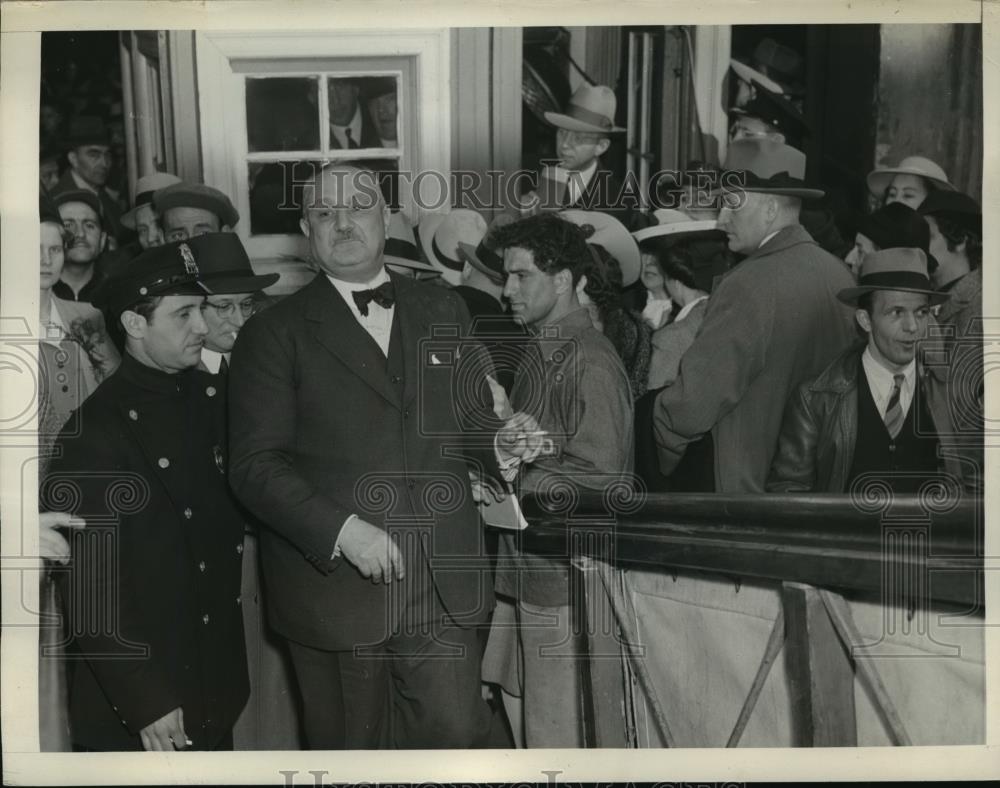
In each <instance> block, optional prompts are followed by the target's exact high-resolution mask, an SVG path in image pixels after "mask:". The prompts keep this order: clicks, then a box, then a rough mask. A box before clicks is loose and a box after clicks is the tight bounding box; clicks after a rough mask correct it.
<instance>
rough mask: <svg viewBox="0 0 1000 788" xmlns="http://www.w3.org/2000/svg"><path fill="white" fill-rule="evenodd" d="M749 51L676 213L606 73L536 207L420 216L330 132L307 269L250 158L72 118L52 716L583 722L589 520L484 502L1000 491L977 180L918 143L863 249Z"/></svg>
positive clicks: (48, 508)
mask: <svg viewBox="0 0 1000 788" xmlns="http://www.w3.org/2000/svg"><path fill="white" fill-rule="evenodd" d="M737 76H738V77H739V78H740V80H741V87H742V89H741V91H740V96H741V98H742V102H741V105H740V106H738V107H735V108H734V110H733V114H732V117H733V127H732V138H731V140H730V143H729V145H728V153H727V157H726V160H725V161H724V162H722V164H721V166H720V168H719V170H720V171H722V172H725V173H732V174H736V175H737V176H738V183H739V186H738V187H732V186H729V187H726V188H722V187H719V186H718V184H719V181H718V180H717V181H716V187H715V188H711V189H708V190H706V189H705V188H703V185H702V184H703V180H702V178H701V177H700V176H701V175H704V174H705V172H704V171H698V172H691V173H688V174H687V175H686V176H685V177H683V178H681V179H680V180H679V181H678V182H677V183H676V184H675V190H676V196H677V198H678V199H677V201H676V206H675V207H674V208H669V209H659V210H657V211H655V212H651V213H643V212H641V211H638V210H635V209H634V207H624V206H622V205H620V204H619V203H618V202H616V200H615V196H616V191H615V189H614V188H613V186H611V185H609V184H611V183H612V181H610V180H609V179H606V178H601V177H598V173H599V172H600V171H601V169H602V164H601V154H602V153H603V152H604V151H605V150H606V149H607V147H608V144H609V141H610V139H611V137H612V136H613V135H616V134H620V133H622V132H623V129H621V128H620V127H617V126H615V123H614V121H615V114H616V106H615V97H614V93H613V91H612V90H611V89H610V88H608V87H605V86H591V85H585V86H584V87H582V88H580V89H579V90H578V91H577V92H576V93H575V94H574V95H573V96H572V98H571V99H570V101H569V104H568V106H567V107H566V109H565V111H564V112H563V113H549V114H548V115H547V116H546V117H547V120H548V122H549V123H551V125H552V126H553V131H554V134H555V138H556V149H557V153H558V156H559V157H560V162H559V164H558V166H555V167H552V168H549V169H547V170H546V171H545V172H543V173H542V174H541V175H540V177H539V179H538V181H537V183H536V185H535V189H534V192H535V193H534V196H535V197H536V198H537V199H536V200H534V202H533V203H532V204H534V205H535V208H533V209H528V210H526V211H521V212H515V213H511V212H503V211H499V212H497V214H496V215H495V216H493V217H490V219H489V221H488V220H487V217H484V216H482V215H480V214H479V213H477V212H476V211H472V210H470V209H467V208H461V207H456V208H455V209H454V210H452V211H451V212H449V213H447V214H433V215H431V216H428V217H427V218H426V219H425V220H424V221H422V222H421V223H420V224H419V225H418V226H417V227H414V226H412V225H411V224H410V222H409V221H408V220H407V218H406V217H405V216H404V215H403V214H402V213H400V212H398V211H396V212H393V211H392V210H391V206H389V205H387V204H386V202H385V201H384V200H383V199H382V197H381V193H380V192H379V190H378V189H377V188H374V187H376V185H377V175H376V174H374V173H372V172H371V171H370V170H368V169H365V168H364V167H363V166H357V165H355V164H351V163H350V162H334V163H331V164H326V165H324V166H322V167H320V168H318V169H317V170H316V171H315V173H314V174H313V176H312V177H311V178H310V179H308V180H307V182H306V183H305V187H304V189H303V192H302V200H301V206H300V214H299V217H298V218H299V225H300V227H301V231H302V233H303V234H304V236H305V239H306V242H307V245H308V248H309V252H310V259H311V260H312V262H313V263H314V265H315V267H316V271H317V273H316V276H315V278H314V279H313V280H312V281H311V282H310V283H309V284H308V285H306V286H305V287H303V288H302V289H301V290H299V291H297V292H295V293H293V294H291V295H288V296H286V297H284V298H280V299H278V298H274V297H269V296H266V295H265V294H264V291H265V290H266V289H267V288H270V287H271V286H272V285H274V283H275V281H276V280H277V279H278V275H277V274H268V275H257V274H255V273H254V270H253V266H252V264H251V261H250V259H249V257H248V256H247V253H246V250H245V249H244V247H243V244H242V243H241V241H240V238H239V236H238V235H237V234H236V232H234V229H235V228H237V227H239V223H240V221H241V217H240V215H239V212H238V211H237V210H236V208H235V207H234V205H233V201H232V200H231V199H230V196H229V195H226V194H224V193H222V192H221V191H219V190H218V189H216V188H214V187H212V186H210V185H207V184H202V183H189V182H184V181H182V180H181V179H180V178H177V177H175V176H173V175H171V174H167V173H148V174H145V175H143V177H141V178H140V179H139V181H138V184H137V188H136V195H135V199H134V201H133V203H132V204H131V206H124V205H121V203H120V202H118V200H117V199H115V198H114V196H113V195H109V193H108V192H107V190H106V185H105V177H106V173H107V171H108V169H109V163H110V142H109V140H108V137H107V134H106V130H105V129H104V128H103V126H102V124H101V122H100V121H99V120H96V119H93V118H79V119H76V120H75V121H74V122H73V123H71V124H70V127H71V130H72V131H71V134H70V136H69V139H68V142H67V148H68V150H67V159H66V160H67V161H68V164H69V169H68V170H67V171H66V172H65V173H64V174H63V175H62V176H61V177H60V178H58V183H56V184H54V185H53V186H52V188H44V189H43V193H42V199H41V201H40V221H41V245H40V250H41V253H40V259H41V263H40V264H41V285H40V286H41V294H42V298H41V314H40V331H41V334H40V340H41V342H40V346H41V348H42V352H41V354H40V363H41V364H42V367H43V369H42V375H41V377H42V379H43V381H45V387H44V391H43V396H42V403H41V404H42V411H41V412H42V414H43V418H42V419H41V420H40V424H41V427H40V432H41V434H42V438H43V441H46V442H47V445H51V446H52V451H51V452H49V453H48V455H47V460H46V463H45V468H44V472H43V477H42V478H43V482H42V487H41V491H40V509H41V511H42V527H43V532H44V533H43V540H42V544H43V546H44V548H45V549H46V551H47V553H48V558H49V559H50V560H51V562H52V566H53V567H54V568H56V569H58V565H59V564H64V563H66V561H67V560H69V559H71V560H70V561H69V569H68V570H66V571H55V572H53V575H57V576H58V577H59V578H60V579H61V581H60V584H59V590H60V592H61V594H62V596H63V598H64V601H65V603H66V609H67V610H70V611H72V614H71V615H67V616H66V618H65V622H64V623H65V627H66V633H67V648H68V649H70V650H72V651H73V652H74V657H75V658H74V659H72V660H69V661H68V663H67V664H68V665H69V667H70V671H69V672H70V675H69V676H68V677H67V676H65V675H63V676H60V675H59V672H58V671H55V670H50V671H48V673H46V672H45V671H43V693H45V691H46V687H48V689H49V690H50V692H51V694H50V696H49V701H50V702H46V697H45V695H44V694H43V699H42V703H43V707H42V720H43V726H47V727H46V728H45V730H47V731H48V732H49V735H48V738H47V737H46V735H45V734H44V732H43V749H68V748H70V747H72V748H74V749H77V750H91V751H108V750H139V749H145V750H173V749H179V750H183V749H192V748H193V749H197V750H221V749H232V748H233V747H236V748H242V749H293V748H295V747H299V746H306V747H310V748H319V749H343V748H348V749H363V748H403V749H407V748H429V747H433V748H467V747H504V746H510V745H512V744H513V745H516V746H518V747H580V746H583V745H584V722H583V709H582V704H581V689H580V684H579V681H580V676H579V670H578V666H579V661H580V660H581V659H582V658H583V657H582V655H581V651H580V646H579V643H578V639H577V637H576V636H575V629H574V617H573V603H574V600H573V598H572V597H573V588H574V586H573V583H572V582H571V568H570V562H569V557H568V556H567V555H564V554H553V553H551V552H543V551H542V550H540V549H539V548H538V547H537V546H536V545H534V544H533V543H532V541H531V539H530V531H531V529H530V525H529V526H528V528H527V529H522V530H519V529H518V528H517V525H518V524H519V521H518V519H517V517H516V516H512V517H511V519H510V521H509V524H510V527H508V528H493V527H491V528H484V526H483V519H484V518H486V519H490V517H491V516H495V515H496V513H497V512H498V511H508V512H509V510H510V508H512V507H510V504H511V503H512V501H513V499H515V498H522V499H523V498H524V497H526V496H530V495H542V496H544V495H545V494H546V492H547V491H549V492H551V491H553V490H556V489H558V488H559V485H571V486H573V487H575V488H580V489H590V490H602V489H606V488H607V486H608V485H611V484H619V483H621V482H622V481H625V482H626V483H628V484H631V485H635V486H636V487H639V488H641V489H646V490H653V491H662V492H677V493H680V492H719V493H761V494H764V493H769V492H770V493H778V492H822V493H843V494H849V493H852V492H853V493H857V491H858V490H859V489H861V488H862V487H863V486H864V485H865V484H866V483H869V482H872V481H876V482H878V483H880V484H883V485H886V486H887V487H888V488H889V489H891V490H893V491H894V492H897V493H909V492H917V491H919V490H921V489H923V488H925V487H926V485H928V484H935V483H936V484H943V485H945V486H946V487H947V488H948V489H954V490H961V491H962V492H963V493H965V492H971V493H976V492H978V491H980V490H981V485H982V418H983V411H982V408H983V370H982V337H981V313H982V312H981V310H982V306H981V299H982V294H981V290H982V278H981V267H982V244H981V238H982V227H981V223H982V219H981V211H980V207H979V204H978V202H977V201H976V200H975V199H974V198H973V197H971V196H968V195H965V194H962V193H961V192H960V191H958V190H957V189H956V188H955V186H954V185H953V184H951V183H950V182H949V179H948V176H947V174H946V173H945V172H944V171H942V169H941V168H940V167H939V166H938V165H936V164H935V163H934V162H933V161H932V160H930V159H928V158H926V157H924V156H921V155H914V156H909V157H907V158H905V159H903V161H901V162H900V163H899V164H898V165H895V166H890V167H882V168H879V169H877V170H875V171H874V172H872V173H871V175H870V176H869V177H868V185H869V187H870V188H871V190H872V193H873V195H875V196H876V197H877V198H878V199H879V200H880V202H881V207H879V208H878V210H876V211H874V212H873V213H871V214H870V215H868V216H866V217H865V219H864V221H863V222H862V224H861V226H860V227H859V229H858V232H857V235H856V237H855V239H854V244H853V246H852V247H851V248H850V249H849V250H843V251H844V253H845V256H844V257H838V256H835V255H834V254H833V253H831V251H830V250H829V249H828V248H825V247H824V244H823V242H822V241H821V240H820V239H819V238H815V237H814V236H813V235H812V234H811V233H810V229H809V227H810V226H812V227H820V228H822V227H823V226H826V224H825V222H824V220H823V218H822V216H821V214H822V212H816V211H813V212H812V213H811V214H810V205H811V204H815V201H817V200H818V199H819V198H821V197H822V196H823V190H822V188H819V187H818V186H817V185H815V184H811V183H807V182H806V181H805V170H806V167H805V165H806V160H805V155H804V154H803V153H802V152H801V151H800V150H799V149H798V148H797V147H793V145H792V144H790V143H793V142H799V141H800V140H801V136H802V134H803V133H805V128H804V123H803V121H802V118H801V114H800V113H799V111H798V109H797V108H796V107H795V105H794V103H793V102H791V101H789V100H787V99H786V98H785V97H784V96H783V95H782V94H781V93H780V92H779V91H776V90H774V89H772V88H773V85H774V84H775V83H774V81H773V80H772V79H770V78H768V77H767V75H766V74H762V73H760V72H757V71H755V70H754V69H753V68H751V67H749V66H745V65H742V64H741V67H740V68H739V69H737ZM331 133H335V131H331ZM735 182H736V181H723V183H729V184H732V183H735ZM530 202H531V201H530V200H529V203H530ZM126 207H128V210H125V208H126ZM549 208H552V209H551V210H549ZM817 215H819V219H817V218H816V217H817ZM807 216H811V217H812V218H810V219H808V220H807V219H806V217H807ZM817 235H818V234H817ZM926 351H933V352H926ZM82 472H86V473H82ZM68 480H71V481H72V484H73V485H75V493H74V494H73V495H72V496H66V495H65V494H64V493H63V494H60V490H62V489H63V487H62V485H64V484H66V483H67V481H68ZM116 485H126V486H128V487H129V489H130V493H129V494H127V495H124V496H122V495H121V494H115V493H114V490H113V488H114V487H115V486H116ZM67 500H71V501H72V503H73V505H72V506H71V507H69V506H65V505H64V504H65V502H66V501H67ZM137 502H138V503H137ZM60 504H63V505H62V506H60ZM505 507H506V508H505ZM488 512H492V513H493V515H488V514H487V513H488ZM514 512H515V515H516V514H517V511H516V509H514ZM490 521H491V522H493V520H490ZM109 539H110V540H111V541H110V543H111V544H112V545H113V547H114V549H113V550H109V549H108V543H109V542H108V540H109ZM258 561H259V567H258ZM82 600H89V603H88V604H82V603H81V601H82ZM265 611H266V612H265ZM54 664H59V665H62V663H61V662H59V661H58V660H49V662H48V663H47V665H48V666H49V667H51V666H52V665H54ZM46 676H48V677H47V678H46ZM46 682H49V683H48V684H46ZM57 685H58V686H57ZM67 686H68V690H67V689H66V687H67ZM484 687H485V688H486V689H485V690H484ZM250 717H252V718H253V719H255V720H257V721H259V720H260V719H261V717H266V718H267V720H268V722H269V724H268V725H265V726H264V727H263V728H261V727H260V726H259V725H252V724H249V723H247V722H246V720H247V719H248V718H250ZM300 723H301V728H302V735H303V736H304V740H301V741H300V740H299V739H298V736H299V733H298V730H299V728H298V726H299V724H300ZM241 725H242V726H244V727H242V728H241ZM248 731H252V732H249V733H248Z"/></svg>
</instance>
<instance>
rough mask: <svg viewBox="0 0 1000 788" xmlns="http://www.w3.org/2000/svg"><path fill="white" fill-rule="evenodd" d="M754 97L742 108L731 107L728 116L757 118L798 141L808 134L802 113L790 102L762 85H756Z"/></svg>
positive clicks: (807, 127)
mask: <svg viewBox="0 0 1000 788" xmlns="http://www.w3.org/2000/svg"><path fill="white" fill-rule="evenodd" d="M755 87H756V92H755V94H754V97H753V98H752V99H750V101H748V102H747V103H746V104H744V105H743V106H742V107H733V108H732V109H730V110H729V112H730V114H733V115H743V116H744V117H751V118H757V119H759V120H762V121H764V123H766V124H767V125H768V126H771V127H773V128H775V129H777V130H778V131H780V132H781V133H782V134H785V135H787V136H789V137H794V138H796V139H800V138H802V137H805V136H807V135H808V134H809V126H808V124H807V123H806V120H805V118H804V117H803V116H802V113H801V112H799V110H798V109H797V108H796V106H795V105H794V104H792V102H790V101H789V100H788V99H786V98H785V97H784V96H782V95H781V94H780V93H776V92H774V91H773V90H768V89H767V88H765V87H764V86H763V85H756V86H755Z"/></svg>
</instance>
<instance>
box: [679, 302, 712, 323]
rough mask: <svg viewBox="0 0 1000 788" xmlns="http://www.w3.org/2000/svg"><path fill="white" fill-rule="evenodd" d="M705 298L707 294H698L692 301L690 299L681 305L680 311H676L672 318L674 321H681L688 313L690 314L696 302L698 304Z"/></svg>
mask: <svg viewBox="0 0 1000 788" xmlns="http://www.w3.org/2000/svg"><path fill="white" fill-rule="evenodd" d="M706 298H708V296H707V295H703V296H698V298H696V299H695V300H694V301H690V302H688V303H687V304H685V305H684V306H683V307H681V311H680V312H678V313H677V317H675V318H674V322H675V323H677V322H678V321H681V320H683V319H684V318H686V317H687V316H688V315H689V314H691V310H692V309H694V308H695V307H696V306H698V304H700V303H701V302H702V301H704V300H705V299H706Z"/></svg>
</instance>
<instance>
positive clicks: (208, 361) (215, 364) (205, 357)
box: [201, 347, 229, 375]
mask: <svg viewBox="0 0 1000 788" xmlns="http://www.w3.org/2000/svg"><path fill="white" fill-rule="evenodd" d="M222 359H226V364H228V363H229V354H228V353H220V352H219V351H218V350H209V349H208V348H207V347H203V348H202V349H201V363H202V364H204V365H205V369H207V370H208V371H209V372H211V373H212V374H213V375H218V374H219V368H220V367H221V366H222Z"/></svg>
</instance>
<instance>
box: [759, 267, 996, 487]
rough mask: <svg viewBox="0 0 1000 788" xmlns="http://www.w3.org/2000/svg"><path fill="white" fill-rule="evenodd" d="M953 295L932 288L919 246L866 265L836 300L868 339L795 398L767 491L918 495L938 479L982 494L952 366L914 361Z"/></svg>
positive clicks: (828, 368) (807, 385)
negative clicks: (877, 486)
mask: <svg viewBox="0 0 1000 788" xmlns="http://www.w3.org/2000/svg"><path fill="white" fill-rule="evenodd" d="M947 297H948V296H947V294H945V293H939V292H935V291H934V290H933V287H932V285H931V282H930V279H929V277H928V275H927V258H926V256H925V255H924V253H923V252H922V251H920V250H918V249H887V250H884V251H880V252H875V253H873V254H871V255H868V256H867V257H866V258H865V260H864V263H863V266H862V271H861V277H860V279H859V283H858V286H857V287H851V288H847V289H845V290H842V291H841V292H840V293H839V294H838V298H839V299H840V300H841V301H843V302H844V303H847V304H851V305H854V306H856V307H857V312H856V319H857V322H858V325H859V326H860V327H861V329H862V331H863V332H864V334H865V335H866V337H867V341H866V342H865V343H864V344H860V343H859V344H858V345H856V346H855V347H852V348H851V349H849V350H848V351H846V352H845V353H844V354H842V355H841V356H840V357H839V358H838V359H836V360H835V361H834V362H833V363H832V364H830V366H829V367H827V368H826V369H825V370H824V371H823V372H822V373H821V374H820V375H819V376H818V377H817V378H816V379H815V380H813V381H810V382H807V383H804V384H802V385H801V386H800V387H799V389H798V392H797V393H796V394H795V395H793V397H792V399H791V400H790V402H789V403H788V406H787V408H786V411H785V418H784V422H783V425H782V430H781V434H780V437H779V441H778V450H777V453H776V454H775V458H774V461H773V463H772V465H771V472H770V475H769V478H768V483H767V489H768V491H770V492H833V493H841V492H849V491H851V490H855V489H858V488H859V487H860V486H864V485H865V483H866V482H885V483H888V484H889V486H890V488H891V489H892V490H893V491H894V492H916V491H917V490H918V489H920V487H921V486H922V485H923V484H925V483H926V482H927V481H928V480H930V479H932V478H941V477H940V476H939V474H940V473H941V472H944V473H945V474H947V475H949V476H952V477H954V478H955V479H956V480H957V481H959V482H960V483H961V484H962V486H963V487H965V488H966V489H969V488H975V487H976V485H977V484H978V481H977V477H978V474H977V472H976V470H975V469H974V468H971V467H969V466H968V465H967V464H963V463H961V462H960V461H959V459H958V457H957V456H956V451H955V445H954V439H955V437H956V436H955V433H954V426H953V418H952V411H953V408H952V404H951V403H950V402H949V391H948V388H947V385H946V382H947V369H946V368H942V367H941V366H940V365H932V364H928V363H925V359H924V358H920V359H918V358H917V348H918V346H919V340H921V339H923V338H924V336H925V335H926V334H927V327H928V323H929V321H930V319H931V318H930V308H931V306H933V305H935V304H937V303H940V302H942V301H944V300H945V299H947ZM927 358H928V359H929V358H931V357H930V356H927Z"/></svg>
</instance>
